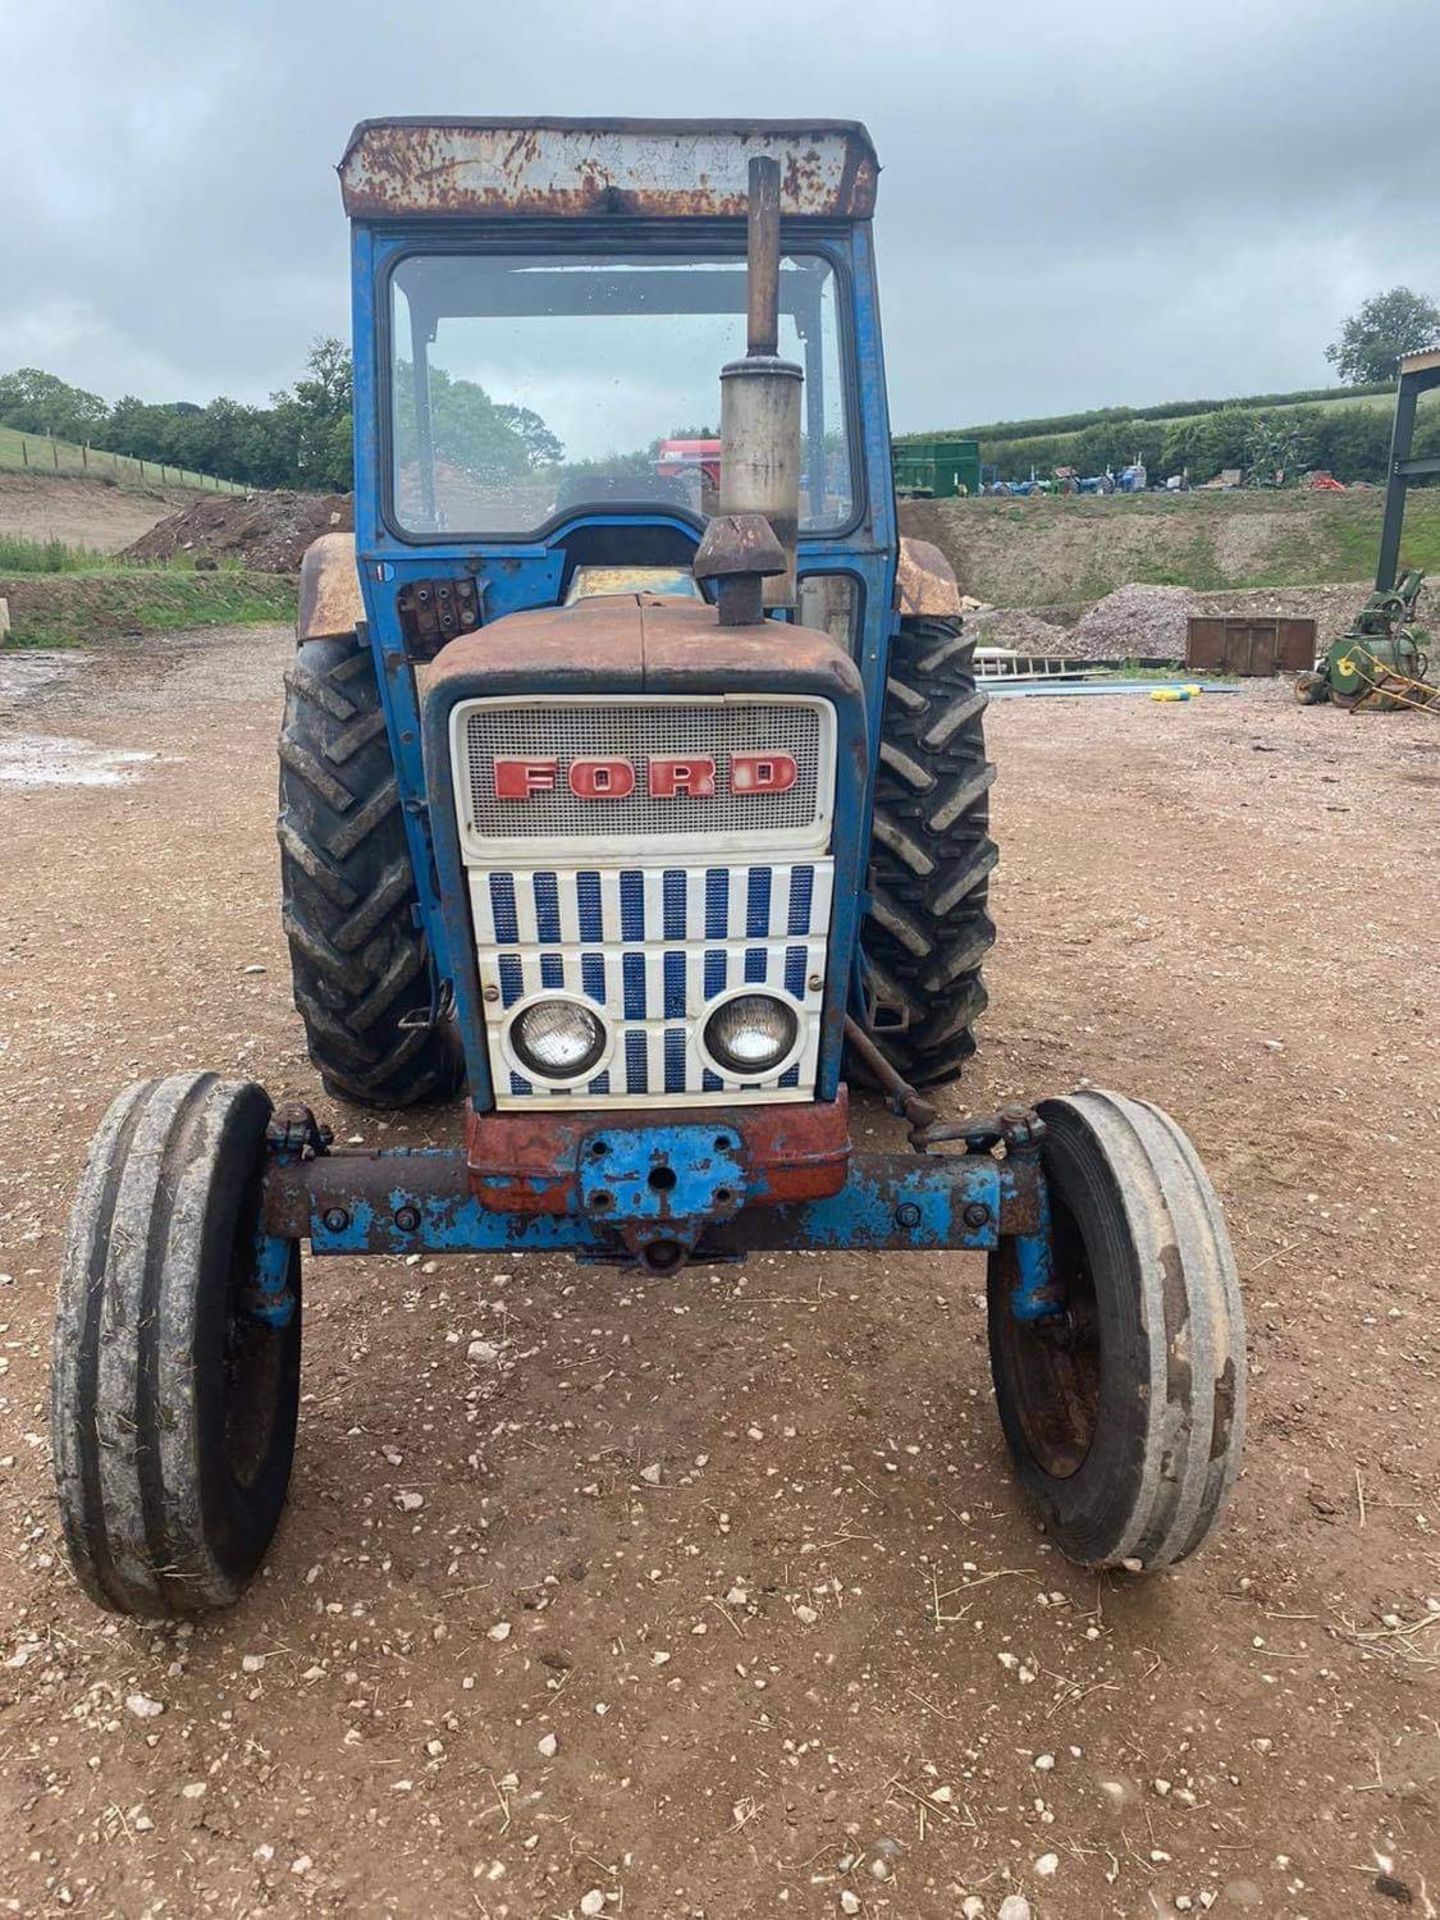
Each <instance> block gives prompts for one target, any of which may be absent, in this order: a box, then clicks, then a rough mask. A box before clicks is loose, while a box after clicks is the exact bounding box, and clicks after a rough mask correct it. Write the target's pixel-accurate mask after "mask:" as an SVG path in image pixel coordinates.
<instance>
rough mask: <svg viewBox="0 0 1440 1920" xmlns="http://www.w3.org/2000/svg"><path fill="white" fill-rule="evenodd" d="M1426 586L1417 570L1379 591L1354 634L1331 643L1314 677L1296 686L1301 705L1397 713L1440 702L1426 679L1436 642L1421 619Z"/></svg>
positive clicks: (1307, 675) (1363, 610) (1366, 606)
mask: <svg viewBox="0 0 1440 1920" xmlns="http://www.w3.org/2000/svg"><path fill="white" fill-rule="evenodd" d="M1424 584H1425V576H1424V574H1423V573H1422V572H1421V571H1420V569H1419V568H1418V567H1414V568H1412V569H1411V570H1410V572H1409V573H1407V574H1406V575H1405V577H1404V578H1403V579H1402V580H1401V581H1400V584H1399V585H1398V586H1396V587H1393V588H1390V589H1388V590H1387V589H1382V588H1379V587H1377V588H1376V589H1375V591H1374V593H1372V594H1371V596H1370V598H1369V599H1368V600H1367V601H1366V602H1365V604H1364V606H1363V607H1362V608H1361V609H1360V611H1359V613H1357V614H1356V616H1355V620H1354V623H1353V625H1352V626H1351V628H1350V631H1349V632H1348V633H1344V634H1341V636H1340V638H1339V639H1338V640H1336V641H1333V642H1332V643H1331V646H1330V649H1329V651H1328V652H1327V653H1325V654H1323V655H1322V656H1321V658H1320V659H1319V660H1318V661H1317V662H1316V665H1315V671H1314V672H1313V673H1302V674H1301V675H1300V677H1299V679H1298V680H1297V681H1296V682H1295V697H1296V699H1297V700H1298V701H1299V702H1300V704H1301V705H1302V706H1306V707H1308V706H1316V705H1318V704H1319V702H1321V701H1322V700H1327V699H1328V700H1332V701H1333V702H1334V703H1335V705H1336V706H1337V707H1350V708H1352V709H1354V708H1356V707H1360V706H1365V707H1368V708H1369V709H1370V710H1371V711H1372V712H1375V713H1395V712H1397V711H1398V710H1399V709H1400V708H1402V707H1427V706H1433V705H1435V704H1436V703H1437V702H1440V688H1437V687H1432V686H1431V685H1430V684H1429V683H1428V682H1427V681H1426V678H1425V674H1426V671H1427V668H1428V665H1429V661H1428V648H1429V643H1430V636H1429V634H1428V633H1427V632H1426V630H1425V628H1424V627H1422V626H1421V625H1419V623H1418V622H1417V620H1416V618H1415V608H1416V603H1417V602H1418V600H1419V598H1420V590H1421V588H1422V587H1423V586H1424Z"/></svg>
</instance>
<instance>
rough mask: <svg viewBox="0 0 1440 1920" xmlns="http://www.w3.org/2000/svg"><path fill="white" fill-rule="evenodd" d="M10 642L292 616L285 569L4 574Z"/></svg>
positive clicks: (87, 639) (77, 641) (63, 643)
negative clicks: (267, 571) (270, 570)
mask: <svg viewBox="0 0 1440 1920" xmlns="http://www.w3.org/2000/svg"><path fill="white" fill-rule="evenodd" d="M0 599H3V600H5V601H7V602H8V604H9V608H10V632H9V633H8V634H7V635H6V637H5V640H4V642H3V644H4V645H5V646H7V647H79V646H88V645H90V644H91V643H92V642H95V641H103V640H106V639H113V638H114V637H116V636H117V635H120V634H135V633H159V632H163V631H165V630H166V629H169V628H177V627H216V626H246V625H249V624H252V623H258V622H262V621H282V622H285V621H291V620H293V619H294V618H295V582H294V579H293V578H292V577H291V576H290V575H288V574H280V573H246V572H242V571H240V570H238V569H228V570H222V571H219V572H216V573H194V572H186V571H180V570H174V571H172V570H171V569H169V568H164V567H124V568H120V567H112V568H106V569H101V570H97V571H92V572H79V571H58V570H57V571H54V572H49V573H39V572H30V573H23V574H20V573H14V574H6V573H5V572H4V571H3V570H0Z"/></svg>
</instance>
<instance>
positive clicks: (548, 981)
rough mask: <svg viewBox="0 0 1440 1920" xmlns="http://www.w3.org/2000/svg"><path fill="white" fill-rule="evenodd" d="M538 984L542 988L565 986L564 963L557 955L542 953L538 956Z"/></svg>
mask: <svg viewBox="0 0 1440 1920" xmlns="http://www.w3.org/2000/svg"><path fill="white" fill-rule="evenodd" d="M540 984H541V986H542V987H552V988H553V987H563V986H564V984H565V962H564V961H563V960H562V959H561V958H560V956H559V954H558V953H542V954H541V956H540Z"/></svg>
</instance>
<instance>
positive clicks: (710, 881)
mask: <svg viewBox="0 0 1440 1920" xmlns="http://www.w3.org/2000/svg"><path fill="white" fill-rule="evenodd" d="M729 931H730V869H729V868H728V867H707V868H706V870H705V938H706V939H707V940H723V939H724V938H725V937H726V935H727V934H728V933H729Z"/></svg>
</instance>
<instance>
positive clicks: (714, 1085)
mask: <svg viewBox="0 0 1440 1920" xmlns="http://www.w3.org/2000/svg"><path fill="white" fill-rule="evenodd" d="M724 1087H725V1082H724V1081H723V1080H722V1079H721V1078H720V1076H719V1074H718V1073H712V1072H711V1071H710V1069H709V1068H708V1067H706V1069H705V1072H704V1074H703V1075H702V1076H701V1080H700V1088H701V1091H702V1092H703V1093H721V1092H723V1091H724Z"/></svg>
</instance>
